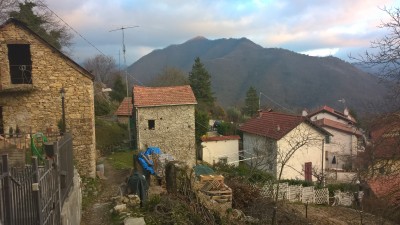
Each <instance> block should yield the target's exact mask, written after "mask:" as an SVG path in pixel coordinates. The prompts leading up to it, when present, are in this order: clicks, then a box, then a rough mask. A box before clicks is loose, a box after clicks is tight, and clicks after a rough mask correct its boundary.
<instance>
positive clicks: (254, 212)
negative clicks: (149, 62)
mask: <svg viewBox="0 0 400 225" xmlns="http://www.w3.org/2000/svg"><path fill="white" fill-rule="evenodd" d="M0 53H1V54H0V63H1V67H0V152H1V155H2V160H1V174H2V175H1V176H0V190H1V192H2V194H1V196H2V197H1V200H0V224H7V225H8V224H10V225H11V224H40V225H41V224H84V225H91V224H95V223H98V222H99V221H96V220H92V221H90V220H91V219H87V218H95V217H98V218H97V219H103V217H104V215H106V216H105V217H104V218H105V219H104V220H103V221H100V222H102V223H104V224H107V222H108V224H111V223H112V224H205V223H209V224H289V225H290V224H398V223H399V222H400V211H399V209H398V205H399V201H400V188H399V187H400V185H399V184H400V174H399V171H398V169H399V168H400V165H399V158H400V157H399V156H400V151H399V150H400V149H399V146H400V145H399V141H400V138H399V125H400V124H399V121H400V120H399V114H398V112H397V111H394V112H393V111H392V112H390V113H381V114H379V115H372V116H370V115H365V116H364V115H363V116H357V114H356V113H355V112H354V111H353V110H352V109H351V105H350V104H348V105H346V104H342V105H341V106H340V107H333V106H330V105H327V104H325V105H322V106H318V107H315V108H312V109H311V108H310V109H306V108H307V106H304V109H303V110H288V109H287V108H284V107H280V108H278V107H273V105H263V104H262V103H261V101H260V98H261V92H258V91H257V89H256V88H255V87H254V86H249V87H248V89H247V92H246V94H245V96H243V98H244V101H243V102H242V105H240V107H239V106H237V107H233V106H232V107H223V106H222V105H224V104H223V103H221V102H219V101H218V99H217V98H216V97H215V94H214V90H213V88H212V79H211V77H212V74H210V73H209V72H208V68H207V67H206V66H205V64H203V62H202V58H200V57H196V58H194V59H193V64H192V67H191V70H190V72H189V75H188V77H187V76H186V75H182V73H181V72H180V71H179V70H175V69H173V68H167V69H165V70H164V72H161V73H160V74H159V76H158V77H157V78H154V79H153V80H151V81H149V82H148V83H146V85H145V84H136V83H134V84H130V83H129V82H124V79H126V81H127V80H128V79H127V76H128V74H127V72H126V71H121V70H118V69H117V68H113V70H112V72H110V73H109V74H108V76H109V79H107V81H105V80H104V79H103V80H102V79H100V78H99V76H100V75H99V74H100V73H101V72H102V71H99V70H96V68H95V66H93V65H90V64H89V63H86V64H84V65H81V64H79V63H77V62H75V61H73V60H72V59H71V58H70V57H68V56H67V55H66V54H65V53H63V52H62V51H61V50H60V49H58V48H57V47H55V46H54V45H53V44H51V43H49V41H48V40H46V39H44V38H43V37H42V36H40V35H39V34H37V32H35V31H34V30H33V29H32V28H31V27H30V26H28V25H27V24H26V23H24V22H22V21H20V20H17V19H15V18H10V19H8V20H7V21H6V22H5V23H3V24H2V25H0ZM99 57H101V56H99ZM102 63H103V62H100V63H99V64H102ZM166 80H168V82H166ZM226 85H227V86H229V84H226ZM267 97H268V96H267ZM342 101H343V102H344V99H343V100H342ZM339 105H340V104H339ZM118 156H122V157H121V158H122V159H121V160H120V161H118V162H117V164H118V165H119V166H121V164H123V163H122V162H123V161H125V162H127V163H126V164H124V165H122V166H121V167H122V168H116V166H115V165H114V164H113V168H110V164H112V162H115V160H117V159H118ZM114 167H115V168H114ZM105 168H106V169H105ZM111 171H114V172H115V171H118V172H115V174H114V176H115V177H113V174H112V173H111ZM121 181H122V184H121ZM91 185H92V186H91ZM111 187H112V188H116V190H114V189H111ZM107 191H108V192H110V193H107V194H110V195H111V196H108V195H107V199H101V196H103V197H104V196H106V195H103V193H106V192H107ZM101 201H105V204H103V206H102V207H105V209H106V210H105V211H104V212H105V213H103V214H102V215H96V214H93V215H87V213H88V212H94V213H95V212H96V210H94V209H95V208H96V207H95V203H99V202H101ZM102 203H104V202H102ZM308 210H309V211H308ZM334 211H336V212H341V213H340V214H342V215H346V214H348V215H349V216H348V217H341V215H335V216H333V215H334ZM319 214H321V215H324V216H318V215H319ZM331 216H332V217H331ZM325 217H327V218H325ZM350 217H353V218H351V219H350ZM110 221H111V222H110Z"/></svg>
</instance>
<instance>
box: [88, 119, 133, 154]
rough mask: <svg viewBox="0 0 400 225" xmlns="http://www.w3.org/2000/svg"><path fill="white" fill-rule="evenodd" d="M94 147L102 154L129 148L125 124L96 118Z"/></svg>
mask: <svg viewBox="0 0 400 225" xmlns="http://www.w3.org/2000/svg"><path fill="white" fill-rule="evenodd" d="M96 147H97V149H99V150H100V153H101V154H102V155H108V154H110V153H111V152H115V151H121V150H127V149H129V140H128V130H127V125H125V124H121V123H118V122H114V121H107V120H104V119H100V118H96Z"/></svg>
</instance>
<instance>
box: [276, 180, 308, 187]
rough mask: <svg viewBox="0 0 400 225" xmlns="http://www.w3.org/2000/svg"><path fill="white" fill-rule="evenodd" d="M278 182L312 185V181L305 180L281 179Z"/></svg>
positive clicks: (304, 185)
mask: <svg viewBox="0 0 400 225" xmlns="http://www.w3.org/2000/svg"><path fill="white" fill-rule="evenodd" d="M280 183H288V184H289V185H301V186H303V187H310V186H314V184H313V182H310V181H305V180H281V182H280Z"/></svg>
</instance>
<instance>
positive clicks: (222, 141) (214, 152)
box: [201, 135, 240, 166]
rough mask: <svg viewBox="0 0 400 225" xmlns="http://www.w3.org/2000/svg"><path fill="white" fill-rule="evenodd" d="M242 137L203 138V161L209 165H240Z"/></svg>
mask: <svg viewBox="0 0 400 225" xmlns="http://www.w3.org/2000/svg"><path fill="white" fill-rule="evenodd" d="M239 140H240V136H238V135H231V136H212V137H203V138H201V141H202V143H201V145H202V147H203V148H202V159H203V161H204V162H207V163H209V164H215V163H218V162H219V163H226V164H230V165H235V166H238V165H239Z"/></svg>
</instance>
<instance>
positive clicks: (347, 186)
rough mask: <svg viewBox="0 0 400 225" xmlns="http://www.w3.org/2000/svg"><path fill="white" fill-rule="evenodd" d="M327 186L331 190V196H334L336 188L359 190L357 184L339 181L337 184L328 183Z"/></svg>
mask: <svg viewBox="0 0 400 225" xmlns="http://www.w3.org/2000/svg"><path fill="white" fill-rule="evenodd" d="M326 187H327V188H328V190H329V196H334V193H335V191H336V190H340V191H342V192H347V191H348V192H356V191H358V186H357V185H356V184H346V183H337V184H328V185H326Z"/></svg>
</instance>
